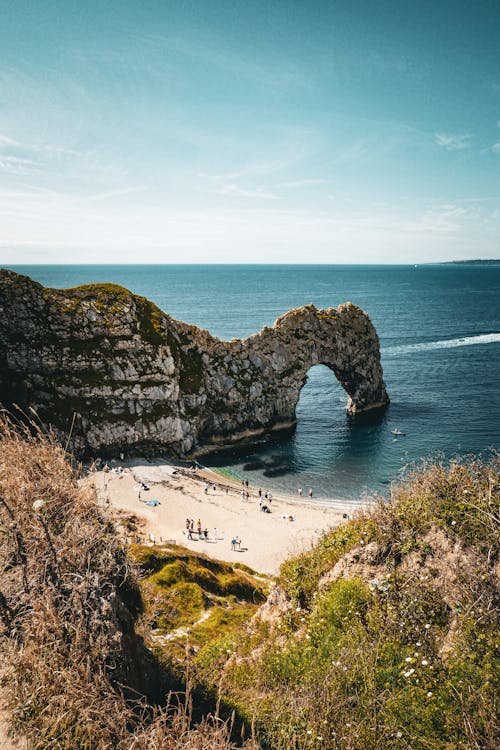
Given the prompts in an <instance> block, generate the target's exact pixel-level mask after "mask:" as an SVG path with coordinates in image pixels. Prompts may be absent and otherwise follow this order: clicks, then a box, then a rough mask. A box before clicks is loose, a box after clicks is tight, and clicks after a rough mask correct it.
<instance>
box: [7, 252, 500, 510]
mask: <svg viewBox="0 0 500 750" xmlns="http://www.w3.org/2000/svg"><path fill="white" fill-rule="evenodd" d="M12 268H13V270H16V271H18V272H19V273H25V274H27V275H29V276H31V277H32V278H34V279H36V280H37V281H40V282H41V283H42V284H44V285H46V286H53V287H70V286H76V285H78V284H85V283H91V282H97V281H103V282H114V283H117V284H122V285H123V286H125V287H127V288H129V289H131V290H132V291H133V292H136V293H139V294H142V295H145V296H146V297H149V298H150V299H152V300H153V301H154V302H156V304H157V305H158V306H159V307H161V308H162V309H163V310H165V311H166V312H167V313H169V314H170V315H172V316H173V317H175V318H178V319H181V320H184V321H187V322H189V323H195V324H196V325H198V326H201V327H202V328H207V329H208V330H209V331H211V333H213V334H215V335H217V336H219V337H221V338H225V339H228V338H234V337H240V336H247V335H249V334H252V333H255V332H256V331H258V330H259V329H260V328H262V326H263V325H271V324H272V323H273V322H274V320H275V319H276V317H278V315H281V314H282V313H284V312H286V311H287V310H288V309H290V308H291V307H297V306H300V305H304V304H306V303H309V302H313V303H314V304H315V305H316V306H317V307H330V306H336V305H338V304H340V303H341V302H345V301H351V302H354V303H355V304H357V305H359V306H360V307H362V308H363V309H364V310H365V311H366V312H367V313H368V314H369V316H370V318H371V320H372V322H373V323H374V325H375V327H376V329H377V332H378V334H379V338H380V345H381V355H382V365H383V368H384V377H385V382H386V385H387V389H388V392H389V395H390V397H391V404H390V406H389V408H388V410H387V411H386V412H385V414H384V415H382V416H380V417H379V418H377V419H375V420H372V421H356V420H352V419H349V418H348V417H347V415H346V412H345V405H346V402H347V397H346V394H345V393H344V392H343V390H342V388H341V387H340V385H339V384H338V382H337V381H336V379H335V376H334V375H333V373H332V372H331V371H330V370H329V369H328V368H326V367H322V366H318V367H314V368H311V370H310V371H309V376H308V382H307V383H306V385H305V386H304V388H303V389H302V392H301V397H300V401H299V404H298V407H297V418H298V423H297V429H296V430H295V432H294V433H293V434H292V435H291V436H289V437H287V438H285V439H282V440H276V441H273V442H262V443H260V444H258V445H256V446H253V447H252V448H248V447H246V448H244V449H239V450H234V451H231V452H229V453H224V454H222V455H218V456H216V455H213V456H210V457H206V458H205V459H204V460H203V461H204V463H206V464H207V465H211V466H218V467H225V468H229V469H231V470H232V471H233V472H234V473H235V474H236V475H237V476H239V477H241V478H243V477H245V478H247V479H249V481H250V483H251V484H257V485H259V486H262V487H263V488H268V489H274V490H278V489H281V490H284V491H287V492H292V493H296V491H297V488H298V487H299V486H300V487H302V488H303V489H304V493H305V492H307V491H308V490H309V488H312V489H313V493H314V496H315V497H320V498H347V499H356V498H359V497H360V496H363V495H366V494H368V495H372V494H378V493H382V494H386V493H387V491H388V487H389V485H390V483H391V482H392V481H394V480H397V479H398V478H399V477H400V476H401V475H402V474H403V473H404V472H405V470H406V469H407V467H408V466H409V465H411V464H414V463H418V462H420V460H421V459H424V458H435V457H436V456H438V457H443V458H445V459H448V458H451V457H454V456H459V455H467V456H469V455H476V456H477V455H481V456H483V457H487V456H488V455H489V452H490V451H491V450H492V449H494V450H500V266H478V265H422V266H305V265H304V266H296V265H290V266H229V265H227V266H188V265H176V266H171V265H166V266H142V265H137V266H106V265H99V266H76V265H71V266H15V267H12ZM395 429H397V430H400V431H402V432H404V433H405V435H403V436H395V435H394V434H393V433H392V430H395Z"/></svg>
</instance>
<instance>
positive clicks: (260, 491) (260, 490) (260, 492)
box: [259, 487, 262, 500]
mask: <svg viewBox="0 0 500 750" xmlns="http://www.w3.org/2000/svg"><path fill="white" fill-rule="evenodd" d="M259 497H260V499H261V500H262V489H261V488H260V487H259Z"/></svg>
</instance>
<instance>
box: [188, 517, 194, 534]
mask: <svg viewBox="0 0 500 750" xmlns="http://www.w3.org/2000/svg"><path fill="white" fill-rule="evenodd" d="M193 534H194V518H192V519H191V520H190V522H189V536H188V539H193Z"/></svg>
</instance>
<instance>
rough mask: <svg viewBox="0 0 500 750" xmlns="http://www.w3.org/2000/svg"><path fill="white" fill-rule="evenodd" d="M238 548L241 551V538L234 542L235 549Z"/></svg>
mask: <svg viewBox="0 0 500 750" xmlns="http://www.w3.org/2000/svg"><path fill="white" fill-rule="evenodd" d="M236 547H238V549H241V539H240V538H239V536H237V537H236V538H235V540H234V548H235V549H236Z"/></svg>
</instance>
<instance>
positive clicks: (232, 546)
mask: <svg viewBox="0 0 500 750" xmlns="http://www.w3.org/2000/svg"><path fill="white" fill-rule="evenodd" d="M231 549H232V550H235V549H236V537H235V536H232V537H231Z"/></svg>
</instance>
